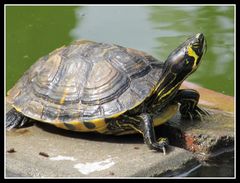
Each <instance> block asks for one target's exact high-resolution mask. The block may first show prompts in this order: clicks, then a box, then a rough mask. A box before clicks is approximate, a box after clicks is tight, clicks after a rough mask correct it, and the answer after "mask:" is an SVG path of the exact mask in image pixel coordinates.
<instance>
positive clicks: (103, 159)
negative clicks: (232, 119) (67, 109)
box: [6, 123, 199, 177]
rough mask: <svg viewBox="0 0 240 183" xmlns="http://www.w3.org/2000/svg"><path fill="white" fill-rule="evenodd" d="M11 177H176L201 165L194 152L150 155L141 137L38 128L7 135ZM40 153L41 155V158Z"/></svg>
mask: <svg viewBox="0 0 240 183" xmlns="http://www.w3.org/2000/svg"><path fill="white" fill-rule="evenodd" d="M13 148H14V151H15V152H12V153H7V156H6V160H7V161H6V169H7V177H8V176H9V177H11V176H19V175H20V176H23V177H132V176H135V177H138V176H140V177H149V176H177V175H179V174H182V173H184V172H186V171H189V170H191V169H192V168H194V167H196V166H198V165H199V162H198V161H197V160H196V158H195V157H194V156H193V154H192V153H191V152H188V151H186V150H184V149H180V148H177V147H171V149H170V152H169V153H168V154H167V155H165V156H164V155H163V154H162V153H158V152H155V151H151V150H149V149H148V148H147V146H146V145H145V144H143V140H142V137H141V136H140V135H127V136H120V137H115V136H104V135H101V134H92V133H77V132H69V131H65V130H61V129H57V128H55V127H52V126H49V125H47V124H39V123H38V124H37V126H36V125H34V126H32V127H28V128H24V129H18V130H15V131H11V132H7V147H6V149H7V150H10V149H13ZM40 152H41V154H42V155H40V154H39V153H40Z"/></svg>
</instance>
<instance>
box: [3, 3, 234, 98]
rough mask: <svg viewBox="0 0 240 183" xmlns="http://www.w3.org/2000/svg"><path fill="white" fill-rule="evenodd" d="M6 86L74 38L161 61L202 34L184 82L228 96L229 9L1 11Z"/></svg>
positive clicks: (231, 25) (231, 56)
mask: <svg viewBox="0 0 240 183" xmlns="http://www.w3.org/2000/svg"><path fill="white" fill-rule="evenodd" d="M6 10H7V11H6V48H7V49H6V80H7V83H6V87H7V90H8V89H10V88H11V87H12V86H13V85H14V83H15V82H16V81H17V80H18V79H19V78H20V77H21V76H22V74H23V72H24V71H26V70H27V69H28V68H29V67H30V66H31V65H32V64H33V63H34V62H35V61H36V60H37V59H38V58H39V57H42V56H44V55H46V54H48V53H49V52H51V51H52V50H54V49H55V48H58V47H61V46H62V45H68V44H70V43H71V42H72V41H73V40H76V39H89V40H94V41H98V42H109V43H115V44H119V45H122V46H125V47H131V48H135V49H139V50H142V51H145V52H148V53H150V54H152V55H153V56H154V57H156V58H158V59H159V60H161V61H165V59H166V58H167V56H168V55H169V54H170V53H171V51H172V50H174V49H175V48H176V47H177V46H178V45H179V44H180V43H182V42H183V41H184V40H185V39H186V38H188V37H189V36H191V35H193V34H196V33H198V32H203V33H204V34H205V36H206V39H207V53H206V54H205V56H204V57H203V62H202V64H201V66H200V67H199V69H198V70H197V71H196V72H195V73H194V74H192V75H191V76H190V77H189V78H188V79H187V80H188V81H191V82H194V83H196V84H199V85H201V86H203V87H206V88H209V89H212V90H215V91H218V92H221V93H224V94H227V95H231V96H233V95H234V7H233V6H226V5H225V6H187V5H185V6H182V5H181V6H179V5H175V6H173V5H171V6H166V5H164V6H160V5H159V6H74V7H73V6H7V7H6Z"/></svg>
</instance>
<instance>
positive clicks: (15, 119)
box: [6, 108, 29, 130]
mask: <svg viewBox="0 0 240 183" xmlns="http://www.w3.org/2000/svg"><path fill="white" fill-rule="evenodd" d="M28 121H29V118H28V117H26V116H24V115H22V114H21V113H20V112H18V111H16V109H14V108H13V109H11V110H10V111H8V112H7V114H6V129H7V130H11V129H12V128H20V127H22V126H23V125H24V124H26V123H27V122H28Z"/></svg>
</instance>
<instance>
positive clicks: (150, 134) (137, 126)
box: [117, 113, 168, 155]
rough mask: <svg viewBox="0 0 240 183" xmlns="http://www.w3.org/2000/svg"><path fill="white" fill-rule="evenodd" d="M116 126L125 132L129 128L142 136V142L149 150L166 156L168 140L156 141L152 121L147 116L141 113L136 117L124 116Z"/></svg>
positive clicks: (160, 139)
mask: <svg viewBox="0 0 240 183" xmlns="http://www.w3.org/2000/svg"><path fill="white" fill-rule="evenodd" d="M117 125H118V126H119V127H121V128H123V129H126V130H127V128H128V129H129V128H131V129H134V130H136V131H138V132H140V133H141V134H142V135H143V139H144V142H145V143H146V144H147V145H148V147H149V148H150V149H153V150H157V151H162V152H163V153H164V155H165V154H166V148H167V146H168V140H167V139H166V138H159V141H157V140H156V137H155V131H154V124H153V119H152V117H151V116H150V115H149V114H147V113H142V114H141V115H139V116H136V117H132V116H131V117H129V116H125V117H123V118H122V119H121V120H118V121H117Z"/></svg>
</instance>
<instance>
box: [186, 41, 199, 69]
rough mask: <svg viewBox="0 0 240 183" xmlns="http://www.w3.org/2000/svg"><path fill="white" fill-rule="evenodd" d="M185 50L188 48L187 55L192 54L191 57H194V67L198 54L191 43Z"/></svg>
mask: <svg viewBox="0 0 240 183" xmlns="http://www.w3.org/2000/svg"><path fill="white" fill-rule="evenodd" d="M187 50H188V55H189V56H192V57H193V58H194V64H193V68H195V67H196V65H197V60H198V57H199V56H198V55H197V54H196V52H195V51H194V50H193V49H192V46H191V45H190V46H188V48H187Z"/></svg>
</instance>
